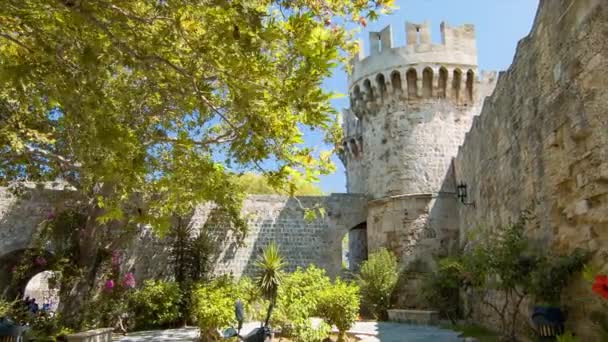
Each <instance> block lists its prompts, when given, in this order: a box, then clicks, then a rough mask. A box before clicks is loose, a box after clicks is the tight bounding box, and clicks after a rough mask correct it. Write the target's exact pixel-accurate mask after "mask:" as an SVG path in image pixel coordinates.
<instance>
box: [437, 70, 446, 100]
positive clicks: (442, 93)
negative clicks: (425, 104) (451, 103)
mask: <svg viewBox="0 0 608 342" xmlns="http://www.w3.org/2000/svg"><path fill="white" fill-rule="evenodd" d="M438 86H439V87H438V88H439V89H438V94H437V95H438V96H439V97H440V98H442V99H444V98H445V97H446V94H447V88H448V69H446V68H444V67H441V68H440V69H439V85H438Z"/></svg>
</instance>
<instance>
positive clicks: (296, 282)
mask: <svg viewBox="0 0 608 342" xmlns="http://www.w3.org/2000/svg"><path fill="white" fill-rule="evenodd" d="M329 286H331V281H330V280H329V277H327V275H326V274H325V270H323V269H320V268H317V267H315V266H314V265H311V266H308V268H306V270H303V269H301V268H299V267H298V268H297V269H296V271H295V272H293V273H291V274H288V275H286V276H285V277H284V278H283V283H282V284H281V287H279V293H278V305H277V308H276V310H275V311H274V314H273V316H272V324H273V326H276V327H281V331H282V334H283V335H284V336H291V337H295V338H298V337H299V331H306V332H307V333H308V330H307V329H298V328H297V326H305V325H306V324H305V322H306V321H307V320H308V318H309V317H312V316H314V315H315V314H316V311H317V303H318V299H319V293H320V292H321V291H322V290H323V289H324V288H327V287H329Z"/></svg>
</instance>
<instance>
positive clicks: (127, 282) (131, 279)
mask: <svg viewBox="0 0 608 342" xmlns="http://www.w3.org/2000/svg"><path fill="white" fill-rule="evenodd" d="M122 286H123V287H125V288H128V289H133V288H135V276H134V275H133V273H131V272H129V273H127V274H125V278H124V279H123V281H122Z"/></svg>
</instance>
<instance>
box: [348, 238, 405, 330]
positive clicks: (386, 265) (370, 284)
mask: <svg viewBox="0 0 608 342" xmlns="http://www.w3.org/2000/svg"><path fill="white" fill-rule="evenodd" d="M398 280H399V266H398V264H397V258H396V257H395V255H394V254H393V253H391V252H389V251H388V250H387V249H386V248H381V249H380V250H379V251H378V252H375V253H372V254H371V255H370V256H369V258H368V260H366V261H364V262H363V264H362V265H361V271H360V272H359V275H358V276H357V282H358V283H359V286H360V288H361V300H362V302H363V305H364V306H365V307H367V308H369V309H370V310H371V311H372V314H373V315H374V317H375V318H376V319H381V320H386V319H387V318H388V313H387V310H388V308H389V307H390V304H391V303H390V300H391V296H392V294H393V291H394V290H395V287H396V286H397V281H398Z"/></svg>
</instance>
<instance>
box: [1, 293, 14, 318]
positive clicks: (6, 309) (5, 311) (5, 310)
mask: <svg viewBox="0 0 608 342" xmlns="http://www.w3.org/2000/svg"><path fill="white" fill-rule="evenodd" d="M12 307H13V303H11V302H8V301H6V300H4V299H2V298H0V318H2V317H6V316H8V315H9V313H10V312H11V309H12Z"/></svg>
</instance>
